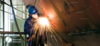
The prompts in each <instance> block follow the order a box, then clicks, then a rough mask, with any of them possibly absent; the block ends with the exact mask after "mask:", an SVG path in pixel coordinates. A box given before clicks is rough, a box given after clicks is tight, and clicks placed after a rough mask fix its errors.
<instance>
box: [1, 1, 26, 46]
mask: <svg viewBox="0 0 100 46" xmlns="http://www.w3.org/2000/svg"><path fill="white" fill-rule="evenodd" d="M0 1H1V3H2V6H3V7H2V8H3V10H2V14H3V28H0V29H3V31H0V34H3V35H2V46H4V37H5V36H4V35H5V34H19V32H4V31H5V30H4V27H5V24H4V23H5V21H4V20H5V12H6V11H5V9H4V8H5V4H6V5H8V6H10V7H11V5H9V4H7V3H6V2H4V1H5V0H0ZM14 9H15V10H17V11H19V12H21V13H24V14H26V13H25V12H23V11H20V10H18V9H17V8H14ZM0 10H1V9H0ZM9 14H11V13H9ZM21 34H25V33H24V32H21ZM26 35H27V34H25V38H26ZM25 43H26V41H25ZM25 46H26V44H25Z"/></svg>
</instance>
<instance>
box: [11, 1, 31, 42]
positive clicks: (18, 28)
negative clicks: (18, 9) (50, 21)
mask: <svg viewBox="0 0 100 46" xmlns="http://www.w3.org/2000/svg"><path fill="white" fill-rule="evenodd" d="M10 3H11V8H12V13H13V16H14V20H15V24H16V26H17V30H18V32H19V35H20V37H21V38H22V39H23V40H24V41H30V40H32V39H33V37H30V38H29V39H24V38H23V37H22V35H21V32H20V29H19V26H18V23H17V21H16V17H15V13H14V9H13V5H12V0H10ZM32 36H33V35H32Z"/></svg>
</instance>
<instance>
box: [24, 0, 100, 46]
mask: <svg viewBox="0 0 100 46" xmlns="http://www.w3.org/2000/svg"><path fill="white" fill-rule="evenodd" d="M22 1H23V2H24V4H25V5H26V6H27V5H33V6H35V7H36V8H37V10H38V11H39V13H40V14H43V15H44V16H46V17H48V18H49V19H50V20H51V23H52V25H53V26H54V27H55V30H56V31H57V32H61V34H64V33H66V32H67V33H68V32H70V33H73V32H82V31H91V30H94V29H95V30H100V3H99V2H100V0H36V5H34V4H35V0H22ZM65 3H66V4H67V6H66V5H65ZM68 7H69V8H68ZM87 37H88V36H87ZM91 37H92V36H91ZM91 37H90V38H91ZM93 37H94V36H93ZM84 38H85V37H84ZM79 39H81V38H79ZM94 39H96V38H94ZM90 41H91V40H90ZM90 41H87V39H85V41H82V42H83V43H84V45H83V43H80V41H78V40H77V41H76V42H75V44H77V46H85V45H86V44H90V43H92V42H90ZM94 41H95V40H94ZM77 42H78V43H80V45H79V44H78V43H77ZM85 42H88V43H85ZM89 42H90V43H89ZM96 42H98V41H96ZM98 43H99V42H98ZM93 45H96V44H93ZM86 46H90V45H86ZM97 46H98V45H97Z"/></svg>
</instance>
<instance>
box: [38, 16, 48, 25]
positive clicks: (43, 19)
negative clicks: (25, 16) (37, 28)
mask: <svg viewBox="0 0 100 46" xmlns="http://www.w3.org/2000/svg"><path fill="white" fill-rule="evenodd" d="M38 22H39V24H40V25H42V26H49V20H48V19H47V18H45V17H41V18H39V19H38Z"/></svg>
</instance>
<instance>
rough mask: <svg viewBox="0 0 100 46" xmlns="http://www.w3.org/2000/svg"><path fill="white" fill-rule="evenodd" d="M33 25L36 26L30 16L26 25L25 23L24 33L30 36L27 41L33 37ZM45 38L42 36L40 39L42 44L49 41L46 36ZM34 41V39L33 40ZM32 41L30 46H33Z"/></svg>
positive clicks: (29, 43)
mask: <svg viewBox="0 0 100 46" xmlns="http://www.w3.org/2000/svg"><path fill="white" fill-rule="evenodd" d="M33 24H34V22H33V21H32V17H31V16H29V17H28V18H27V19H26V21H25V23H24V33H26V34H28V35H29V37H28V38H27V39H29V38H30V37H31V36H32V34H34V26H33ZM44 36H45V37H44ZM44 36H43V37H44V38H43V39H41V38H42V36H41V37H40V39H41V43H44V42H46V41H47V38H46V35H44ZM32 40H33V39H32ZM32 40H31V41H29V42H28V46H32ZM35 41H36V40H35ZM39 42H40V41H39Z"/></svg>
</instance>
